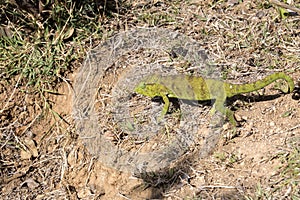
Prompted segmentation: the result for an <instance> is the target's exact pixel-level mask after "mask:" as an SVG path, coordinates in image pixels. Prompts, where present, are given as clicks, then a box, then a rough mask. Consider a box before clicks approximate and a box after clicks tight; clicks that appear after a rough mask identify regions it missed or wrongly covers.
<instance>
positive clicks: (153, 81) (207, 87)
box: [134, 72, 295, 126]
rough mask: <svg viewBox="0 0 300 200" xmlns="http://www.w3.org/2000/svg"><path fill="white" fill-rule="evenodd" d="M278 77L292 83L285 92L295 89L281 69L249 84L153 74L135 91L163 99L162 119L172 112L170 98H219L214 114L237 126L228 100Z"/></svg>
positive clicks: (215, 103) (213, 109)
mask: <svg viewBox="0 0 300 200" xmlns="http://www.w3.org/2000/svg"><path fill="white" fill-rule="evenodd" d="M278 79H282V80H285V81H286V82H287V84H288V89H282V88H281V89H280V90H281V91H282V92H283V93H289V92H292V91H293V90H294V88H295V85H294V81H293V79H292V78H291V77H290V76H288V75H287V74H285V73H283V72H277V73H273V74H271V75H268V76H266V77H265V78H263V79H261V80H257V81H255V82H253V83H247V84H231V83H227V82H224V81H221V80H217V79H209V78H203V77H201V76H192V75H184V74H178V75H165V76H163V75H159V74H151V75H149V76H146V77H145V78H143V79H142V80H141V81H140V82H139V83H138V84H137V86H135V88H134V92H136V93H138V94H141V95H144V96H147V97H150V98H154V97H161V98H162V99H163V102H164V106H163V109H162V112H161V117H160V119H162V118H163V117H164V116H165V115H166V114H167V112H168V111H169V107H170V98H177V99H185V100H196V101H205V100H215V102H214V105H213V108H212V109H211V113H212V114H213V113H215V112H216V111H219V112H221V113H222V114H223V115H225V116H226V117H227V118H228V120H229V122H230V123H231V124H232V125H234V126H237V122H236V120H235V117H234V115H233V112H232V111H231V110H230V109H228V108H226V107H225V101H226V99H227V98H229V97H233V96H235V95H239V94H244V93H249V92H253V91H257V90H259V89H262V88H264V87H265V86H267V85H269V84H271V83H273V82H275V81H276V80H278Z"/></svg>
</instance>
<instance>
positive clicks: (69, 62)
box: [0, 0, 104, 89]
mask: <svg viewBox="0 0 300 200" xmlns="http://www.w3.org/2000/svg"><path fill="white" fill-rule="evenodd" d="M24 2H25V1H24ZM24 2H22V3H20V4H16V3H15V4H12V3H10V2H7V3H5V4H2V5H0V12H1V18H2V19H1V27H2V29H1V30H2V31H0V53H1V58H0V77H1V78H2V79H3V78H5V79H7V80H9V79H10V78H11V77H12V76H15V75H21V76H22V77H23V79H22V81H21V83H22V84H24V85H33V86H35V87H37V88H40V87H42V88H46V89H47V88H50V87H49V86H50V85H53V84H55V81H57V80H59V79H60V78H62V77H65V74H66V73H68V72H70V71H72V69H74V65H76V64H77V65H78V66H79V64H78V63H80V62H81V61H82V59H83V57H84V55H85V51H86V49H87V47H85V45H89V44H88V42H89V40H93V39H99V38H100V37H102V32H103V31H102V29H103V28H102V19H103V15H104V11H103V9H101V8H103V6H101V5H100V4H99V2H98V1H85V2H78V1H71V0H68V1H58V0H56V1H45V2H43V3H42V1H40V2H39V5H34V4H33V3H30V2H29V3H27V4H26V3H24ZM1 33H2V34H1ZM85 43H87V44H85Z"/></svg>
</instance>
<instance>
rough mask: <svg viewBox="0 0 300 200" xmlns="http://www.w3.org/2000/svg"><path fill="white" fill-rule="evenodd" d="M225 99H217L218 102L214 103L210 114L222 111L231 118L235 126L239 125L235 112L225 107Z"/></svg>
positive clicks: (230, 120)
mask: <svg viewBox="0 0 300 200" xmlns="http://www.w3.org/2000/svg"><path fill="white" fill-rule="evenodd" d="M224 104H225V99H223V98H222V99H216V102H215V103H214V105H213V107H212V109H211V110H210V114H215V112H216V111H218V112H220V113H222V114H223V115H225V116H226V118H227V119H228V120H229V122H230V123H231V124H232V125H233V126H237V121H236V120H235V117H234V114H233V112H232V111H231V110H230V109H228V108H226V107H225V105H224Z"/></svg>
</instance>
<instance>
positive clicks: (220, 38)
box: [0, 0, 300, 199]
mask: <svg viewBox="0 0 300 200" xmlns="http://www.w3.org/2000/svg"><path fill="white" fill-rule="evenodd" d="M103 2H104V4H103ZM272 2H273V1H271V2H269V1H247V0H245V1H235V0H228V1H164V0H162V1H151V0H150V1H129V0H128V1H123V2H119V3H117V4H116V2H115V1H86V2H85V1H79V2H77V1H64V2H62V1H51V2H43V1H40V2H39V3H37V4H34V3H32V2H31V1H5V2H2V3H1V7H0V9H1V21H0V22H1V29H0V31H1V32H0V41H1V43H0V55H1V59H0V147H1V149H0V177H1V178H0V189H1V198H2V199H299V198H300V189H299V188H300V186H299V181H300V159H299V158H300V149H299V146H300V126H299V121H300V111H299V106H300V102H299V76H300V72H299V63H300V62H299V58H300V52H299V47H300V31H299V30H300V23H299V20H300V18H299V14H300V13H298V14H297V13H292V12H287V11H284V10H282V9H279V7H278V6H276V5H275V4H274V3H272ZM290 6H292V7H295V8H297V7H299V6H300V5H299V2H297V1H295V2H293V3H292V4H291V5H290ZM136 27H161V28H166V29H169V30H170V31H178V32H180V33H183V34H185V35H187V36H189V37H191V38H193V39H195V40H196V41H198V42H200V43H202V45H203V49H205V50H206V51H207V52H208V53H209V56H210V58H212V59H213V62H214V64H215V65H216V66H219V67H221V68H222V77H221V78H223V79H226V80H227V81H229V82H232V83H245V82H251V81H254V80H257V79H260V78H262V77H263V76H265V75H266V74H269V73H271V72H274V71H283V72H286V73H288V74H289V75H291V77H292V78H293V79H294V81H295V84H296V85H298V87H297V88H296V90H295V91H294V92H293V93H292V94H287V95H282V94H281V95H277V94H278V91H274V90H272V87H271V86H268V87H267V88H266V89H265V90H264V91H258V92H254V93H251V94H247V95H245V96H242V97H240V98H236V99H233V100H232V102H231V103H232V104H230V105H231V107H232V109H233V110H237V111H236V112H235V113H236V117H237V118H238V119H239V120H241V121H242V122H241V126H240V127H238V128H232V127H228V125H227V124H225V125H224V126H223V127H222V128H223V131H222V138H221V139H220V141H219V142H218V145H217V147H216V148H215V150H214V152H213V153H212V154H211V155H210V156H208V157H206V158H203V159H197V158H193V159H187V160H185V161H182V162H180V166H176V167H175V168H174V169H173V170H174V171H172V170H171V171H170V172H169V173H167V174H166V173H165V174H159V173H157V174H155V173H154V174H147V177H142V178H141V177H140V178H138V177H135V176H133V175H132V174H128V173H123V172H120V171H118V170H115V169H112V168H109V167H107V166H104V165H103V162H101V158H96V157H94V156H93V155H91V153H90V152H88V151H87V149H86V148H85V146H84V145H83V144H82V135H78V132H77V131H76V126H75V121H74V119H73V116H72V96H73V89H72V86H73V83H74V81H75V79H76V74H77V72H78V70H79V69H80V67H82V66H83V60H84V58H85V56H86V54H87V52H89V51H90V50H91V49H93V48H94V47H96V46H97V45H99V44H100V43H101V42H103V41H104V40H106V39H107V38H108V37H110V36H112V35H114V34H115V33H118V32H122V31H124V30H129V29H134V28H136ZM128 57H130V56H128ZM128 57H127V58H128ZM131 58H132V57H131ZM140 59H141V58H140ZM121 64H122V63H121ZM110 75H112V74H110ZM102 84H103V83H102ZM105 85H107V84H106V82H104V85H103V87H104V86H105ZM266 96H267V97H266ZM242 100H243V101H242ZM207 107H208V109H209V108H210V107H209V106H207ZM203 109H204V110H205V109H206V107H205V108H203ZM200 110H201V109H200ZM202 116H203V117H204V118H208V117H209V116H208V115H207V113H206V112H203V113H202ZM100 123H101V121H100ZM102 123H103V121H102ZM114 128H115V127H108V129H110V130H111V131H113V130H115V129H114ZM109 136H110V135H109ZM127 142H128V141H127ZM158 143H159V141H158ZM125 144H126V143H125Z"/></svg>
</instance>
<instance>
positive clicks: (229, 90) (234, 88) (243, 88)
mask: <svg viewBox="0 0 300 200" xmlns="http://www.w3.org/2000/svg"><path fill="white" fill-rule="evenodd" d="M278 79H283V80H285V81H286V82H287V83H288V86H289V90H288V91H284V90H282V91H283V92H284V93H288V92H292V91H293V90H294V88H295V85H294V81H293V79H292V78H291V77H290V76H288V75H286V74H285V73H283V72H278V73H274V74H271V75H269V76H267V77H265V78H263V79H262V80H258V81H256V82H254V83H249V84H241V85H239V84H230V83H225V91H226V96H227V97H232V96H234V95H237V94H243V93H248V92H253V91H256V90H259V89H262V88H263V87H265V86H267V85H269V84H271V83H273V82H274V81H276V80H278Z"/></svg>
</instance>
